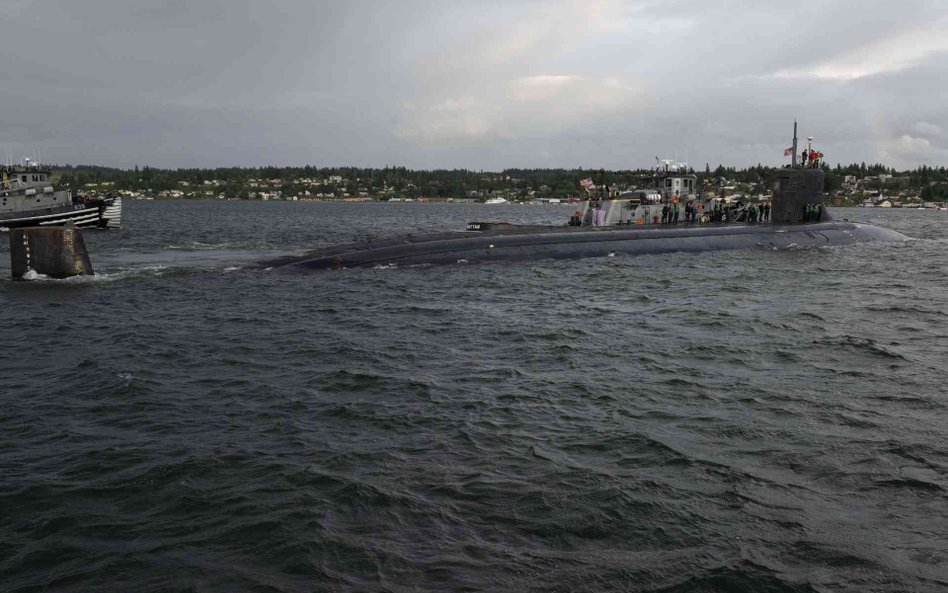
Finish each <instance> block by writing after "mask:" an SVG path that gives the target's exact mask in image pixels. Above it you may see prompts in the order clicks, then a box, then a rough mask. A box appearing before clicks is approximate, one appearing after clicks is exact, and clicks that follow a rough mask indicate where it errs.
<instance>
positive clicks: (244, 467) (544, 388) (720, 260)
mask: <svg viewBox="0 0 948 593" xmlns="http://www.w3.org/2000/svg"><path fill="white" fill-rule="evenodd" d="M833 214H834V215H835V216H837V217H848V218H852V219H858V220H870V221H872V222H876V223H879V224H882V225H885V226H889V227H892V228H895V229H896V230H899V231H901V232H903V233H905V234H907V235H909V236H912V237H916V238H917V240H915V241H911V242H909V243H906V244H899V245H861V246H855V247H849V248H840V249H836V248H830V249H812V250H811V249H804V250H795V251H784V252H765V251H733V252H719V253H713V254H698V255H694V254H690V255H688V254H671V255H660V256H640V257H636V258H631V257H622V256H618V257H615V258H601V259H589V260H574V261H531V262H523V263H496V264H484V265H469V266H461V265H459V266H447V267H414V268H399V269H376V270H371V269H366V270H343V271H333V272H327V273H316V274H297V273H288V272H282V271H276V270H274V271H270V272H264V271H250V270H243V269H241V266H243V265H245V264H247V263H251V262H254V261H257V260H261V259H265V258H268V257H272V256H276V255H282V254H285V253H290V252H297V251H301V250H304V249H307V248H313V247H317V246H320V245H325V244H330V243H334V242H338V241H349V240H352V239H356V238H361V237H365V236H367V235H374V236H384V235H387V234H397V233H402V232H422V231H428V230H440V229H445V228H455V229H459V228H462V227H463V225H464V224H465V223H466V222H468V221H470V220H484V219H488V220H489V219H508V220H513V221H523V222H526V221H531V222H561V221H562V220H564V219H565V218H566V217H568V215H569V208H568V207H566V206H563V207H525V206H524V207H521V206H483V205H441V204H343V203H331V204H310V203H237V202H230V203H219V202H127V203H126V212H125V220H124V223H125V228H124V229H123V230H122V231H120V232H111V233H97V232H87V233H86V240H87V243H88V245H89V247H90V251H91V253H92V259H93V264H94V265H95V267H96V270H97V272H98V273H99V275H98V276H96V277H95V278H91V279H90V278H85V279H70V280H65V281H37V282H18V283H14V282H11V281H10V280H9V254H8V246H7V245H6V241H7V239H6V236H4V237H2V239H3V241H2V245H0V305H2V307H3V310H4V312H5V314H6V318H7V320H8V332H7V340H6V343H5V344H4V347H3V350H2V352H3V353H2V355H0V591H4V592H13V591H16V592H27V591H77V592H78V591H280V592H284V591H285V592H296V591H301V592H302V591H397V592H402V591H427V590H435V591H606V590H621V591H663V592H672V591H675V592H678V591H681V592H686V591H748V592H751V591H754V592H757V591H860V592H865V591H943V590H945V589H946V588H948V537H946V535H945V534H946V533H948V422H946V419H948V395H946V389H945V385H946V380H948V371H946V363H948V276H946V274H945V270H946V269H948V249H946V248H948V241H946V237H948V212H938V211H935V212H933V211H908V210H901V211H895V210H893V211H883V210H856V209H852V210H836V211H834V212H833Z"/></svg>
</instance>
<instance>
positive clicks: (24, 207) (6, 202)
mask: <svg viewBox="0 0 948 593" xmlns="http://www.w3.org/2000/svg"><path fill="white" fill-rule="evenodd" d="M50 178H51V173H50V171H49V169H46V168H43V167H41V166H39V165H38V164H37V163H31V162H30V161H29V160H26V161H25V164H24V165H22V166H4V167H0V229H12V228H18V227H27V226H59V225H64V224H74V225H76V226H78V227H98V228H103V229H105V228H118V227H119V225H120V224H121V220H122V198H121V197H111V196H106V197H98V196H97V197H82V198H80V197H73V196H72V193H71V192H69V191H68V190H59V191H56V190H55V189H54V188H53V186H52V181H51V180H50Z"/></svg>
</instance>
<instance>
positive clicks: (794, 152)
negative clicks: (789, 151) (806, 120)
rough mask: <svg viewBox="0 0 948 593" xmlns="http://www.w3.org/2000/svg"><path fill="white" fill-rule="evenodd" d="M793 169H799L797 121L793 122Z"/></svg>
mask: <svg viewBox="0 0 948 593" xmlns="http://www.w3.org/2000/svg"><path fill="white" fill-rule="evenodd" d="M792 166H793V168H794V169H796V168H797V120H793V165H792Z"/></svg>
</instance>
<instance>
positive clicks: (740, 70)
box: [0, 0, 948, 169]
mask: <svg viewBox="0 0 948 593" xmlns="http://www.w3.org/2000/svg"><path fill="white" fill-rule="evenodd" d="M940 4H941V2H940V1H939V0H931V1H925V0H906V1H903V2H900V3H886V2H866V1H856V0H840V1H835V2H832V1H831V2H825V1H824V2H816V1H812V0H804V1H802V2H801V1H798V2H793V3H787V2H777V1H772V0H763V1H757V2H745V1H738V0H719V1H713V2H708V1H699V0H672V1H661V2H658V1H640V2H623V1H619V0H588V1H572V0H562V1H549V2H540V1H525V2H513V3H512V2H501V1H499V0H496V1H495V0H486V1H482V2H463V3H462V2H433V1H417V0H408V1H403V2H383V1H381V0H378V1H369V0H358V1H355V2H345V3H343V2H335V1H331V0H324V1H312V0H281V1H280V2H262V1H259V0H227V1H225V0H201V1H199V2H195V1H191V0H189V1H185V0H150V1H147V2H146V1H142V0H124V1H122V2H115V1H113V0H0V19H2V21H3V22H4V27H3V35H0V51H2V55H3V56H4V63H5V68H4V70H5V72H6V73H7V80H6V81H5V82H4V83H3V85H2V87H0V88H2V91H0V101H2V113H3V117H2V118H0V148H9V149H10V150H11V151H12V152H13V153H14V154H21V153H22V154H31V153H32V151H35V150H38V151H41V153H42V154H43V156H44V158H46V159H47V160H51V161H55V162H60V163H65V162H70V163H96V164H107V165H117V166H131V165H134V164H148V165H154V166H172V167H178V166H219V165H233V164H237V165H261V164H304V163H310V164H316V165H331V164H355V165H375V166H382V165H386V164H403V165H406V166H410V167H426V168H431V167H470V168H485V169H498V168H502V167H507V166H524V167H533V166H540V167H558V166H578V165H581V166H584V167H599V166H605V167H615V168H619V167H622V168H627V167H637V166H647V165H648V164H649V163H651V162H652V160H653V158H654V156H656V155H658V156H675V155H677V156H678V158H679V159H683V158H685V157H686V155H687V158H688V159H689V160H690V161H691V162H692V163H693V164H694V165H695V166H701V167H703V166H704V163H705V162H708V163H711V164H712V166H714V165H716V164H717V163H725V164H733V165H747V164H754V163H757V162H762V163H767V164H779V163H781V162H782V160H781V155H782V151H783V148H784V147H785V145H786V144H787V142H788V140H789V138H788V136H789V130H790V125H791V122H792V120H793V119H794V118H795V117H796V118H798V119H799V120H800V122H801V126H802V129H803V131H804V134H805V135H806V134H811V135H814V136H816V137H817V142H818V143H819V145H820V147H821V149H822V150H823V151H824V152H825V153H826V154H827V157H828V159H829V160H830V162H836V161H841V162H852V161H857V162H858V161H869V162H873V161H877V160H884V161H885V162H886V163H887V164H891V165H895V166H899V167H904V166H914V165H917V164H920V163H923V162H924V163H929V164H942V163H943V162H944V160H945V157H946V156H948V152H946V149H948V135H946V134H945V133H944V129H945V127H944V121H945V120H946V115H948V107H945V106H946V105H948V101H946V99H948V96H946V95H948V84H946V82H948V76H946V75H948V66H945V65H944V64H946V63H948V61H946V60H945V57H946V54H948V42H945V41H943V40H944V39H948V19H946V17H945V16H944V10H943V7H942V6H940Z"/></svg>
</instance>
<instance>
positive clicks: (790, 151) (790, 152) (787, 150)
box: [783, 146, 793, 156]
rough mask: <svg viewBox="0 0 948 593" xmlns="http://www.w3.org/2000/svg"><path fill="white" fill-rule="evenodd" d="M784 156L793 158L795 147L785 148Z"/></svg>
mask: <svg viewBox="0 0 948 593" xmlns="http://www.w3.org/2000/svg"><path fill="white" fill-rule="evenodd" d="M783 156H793V147H792V146H791V147H790V148H784V149H783Z"/></svg>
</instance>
